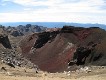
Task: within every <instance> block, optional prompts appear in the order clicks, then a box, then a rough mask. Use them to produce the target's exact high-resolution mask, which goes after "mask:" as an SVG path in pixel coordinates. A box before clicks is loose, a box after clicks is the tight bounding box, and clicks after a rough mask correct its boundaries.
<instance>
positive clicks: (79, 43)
mask: <svg viewBox="0 0 106 80" xmlns="http://www.w3.org/2000/svg"><path fill="white" fill-rule="evenodd" d="M104 40H106V31H105V30H102V29H100V28H95V27H93V28H80V27H72V26H64V27H63V28H62V29H59V30H58V29H57V30H55V31H48V32H42V33H35V34H32V35H29V36H26V37H25V38H24V39H23V40H22V41H21V43H20V47H21V49H22V54H23V55H24V56H25V57H27V58H28V59H29V60H30V61H31V62H33V63H34V64H36V65H38V67H39V68H40V69H41V70H43V71H48V72H60V71H64V70H67V68H68V66H70V61H74V60H77V61H76V62H75V64H76V65H87V64H88V63H90V64H94V65H106V63H105V62H102V63H100V61H102V60H104V61H106V54H105V51H106V50H105V48H106V46H105V45H103V43H106V42H105V41H104ZM100 46H102V47H103V49H101V47H100ZM104 55H105V56H104ZM68 63H69V64H68ZM97 63H100V64H97Z"/></svg>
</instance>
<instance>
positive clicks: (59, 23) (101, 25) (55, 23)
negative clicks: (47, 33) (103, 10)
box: [0, 22, 106, 29]
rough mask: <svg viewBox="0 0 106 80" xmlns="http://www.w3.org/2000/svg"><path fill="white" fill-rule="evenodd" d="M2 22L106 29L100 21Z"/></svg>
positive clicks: (51, 26) (10, 24)
mask: <svg viewBox="0 0 106 80" xmlns="http://www.w3.org/2000/svg"><path fill="white" fill-rule="evenodd" d="M0 24H1V25H3V26H13V27H16V26H18V25H26V24H31V25H38V26H44V27H49V28H53V27H60V28H61V27H63V26H64V25H68V26H76V27H100V28H103V29H106V25H105V24H98V23H96V24H91V23H87V24H83V23H66V22H6V23H0Z"/></svg>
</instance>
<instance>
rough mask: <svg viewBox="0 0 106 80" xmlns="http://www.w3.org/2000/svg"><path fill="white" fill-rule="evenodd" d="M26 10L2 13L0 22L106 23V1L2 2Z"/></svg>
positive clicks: (25, 0) (26, 0)
mask: <svg viewBox="0 0 106 80" xmlns="http://www.w3.org/2000/svg"><path fill="white" fill-rule="evenodd" d="M2 2H3V3H6V2H12V3H14V4H18V5H21V6H24V9H23V10H21V9H20V11H15V12H14V11H13V12H11V13H10V12H8V13H6V12H2V13H0V22H3V21H4V22H5V21H10V22H13V21H15V22H17V21H32V22H34V21H39V22H42V21H43V22H44V21H51V22H52V21H55V22H60V21H62V22H82V23H106V16H105V14H106V8H105V7H106V6H105V5H106V0H2Z"/></svg>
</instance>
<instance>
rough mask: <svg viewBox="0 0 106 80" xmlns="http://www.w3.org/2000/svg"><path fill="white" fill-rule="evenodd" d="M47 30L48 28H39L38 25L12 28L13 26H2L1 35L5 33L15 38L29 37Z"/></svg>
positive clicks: (0, 27) (0, 26)
mask: <svg viewBox="0 0 106 80" xmlns="http://www.w3.org/2000/svg"><path fill="white" fill-rule="evenodd" d="M46 29H47V28H46V27H43V26H38V25H31V24H26V25H18V26H16V27H12V26H7V27H5V26H3V25H0V32H1V33H3V32H4V33H6V34H8V35H9V34H10V35H12V36H14V37H17V36H23V35H28V34H31V33H35V32H43V31H45V30H46Z"/></svg>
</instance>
